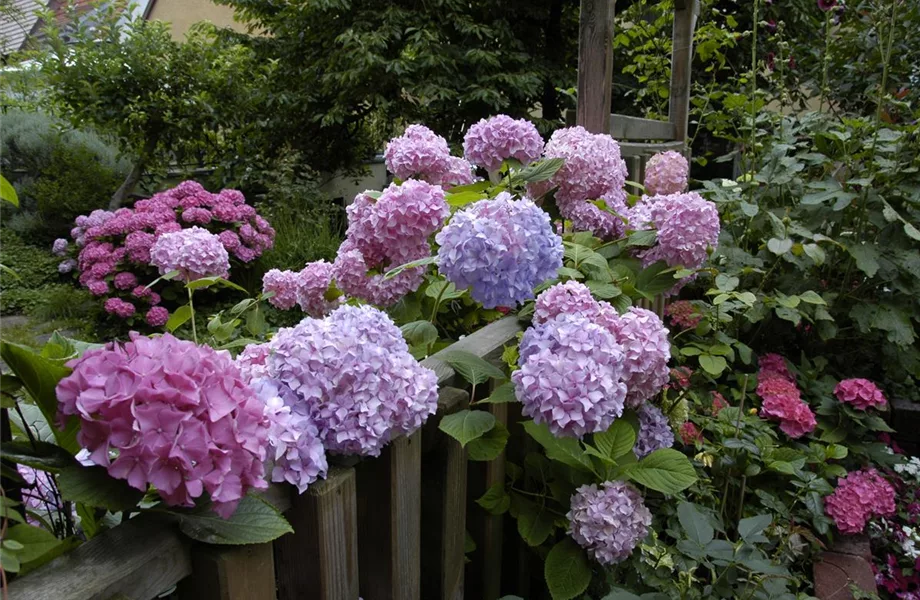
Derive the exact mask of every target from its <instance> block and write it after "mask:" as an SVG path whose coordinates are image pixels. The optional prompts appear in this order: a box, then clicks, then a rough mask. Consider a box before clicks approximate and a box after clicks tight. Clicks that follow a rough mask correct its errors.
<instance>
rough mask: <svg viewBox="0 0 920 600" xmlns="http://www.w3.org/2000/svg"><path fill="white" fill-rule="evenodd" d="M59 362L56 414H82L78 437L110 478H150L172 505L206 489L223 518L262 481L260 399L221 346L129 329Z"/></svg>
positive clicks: (140, 481) (144, 482)
mask: <svg viewBox="0 0 920 600" xmlns="http://www.w3.org/2000/svg"><path fill="white" fill-rule="evenodd" d="M67 366H69V367H71V368H72V369H73V373H71V374H70V375H68V376H67V377H65V378H64V379H62V380H61V381H60V383H58V386H57V389H56V392H57V397H58V402H59V404H58V407H59V419H60V420H62V421H63V420H66V419H67V418H68V417H70V416H72V415H74V416H77V417H78V418H79V419H80V433H79V434H78V435H77V441H78V442H79V443H80V445H81V446H82V447H83V448H85V449H86V450H88V451H89V458H90V460H92V462H94V463H95V464H97V465H100V466H103V467H105V468H106V469H107V470H108V473H109V475H111V476H112V477H114V478H116V479H124V480H126V481H127V482H128V484H129V485H131V486H132V487H134V488H136V489H138V490H141V491H146V490H147V488H148V486H150V485H152V486H154V487H155V488H156V489H157V492H158V493H159V495H160V497H161V498H163V500H164V501H165V502H166V504H168V505H170V506H194V499H195V498H198V497H200V496H201V495H202V494H203V493H204V492H207V493H208V495H209V496H210V498H211V501H212V503H213V506H214V509H215V511H216V512H217V513H218V514H219V515H220V516H222V517H224V518H228V517H229V516H230V515H231V514H232V513H233V511H234V510H235V509H236V505H237V503H238V502H239V500H240V498H242V497H243V495H245V494H246V492H247V490H248V489H249V488H265V487H267V483H266V482H265V481H264V480H263V479H262V476H263V467H262V462H263V460H264V459H265V446H266V440H267V436H268V421H267V420H266V419H265V417H264V415H263V410H264V405H263V403H262V402H260V401H259V399H258V398H257V397H256V396H255V394H254V393H253V391H252V389H251V388H250V387H249V386H248V385H246V384H245V383H244V381H243V380H242V378H241V376H240V371H239V369H238V368H237V367H236V365H235V364H234V363H233V360H232V359H231V358H230V355H229V353H227V352H226V351H223V352H218V351H216V350H214V349H212V348H209V347H208V346H198V345H196V344H194V343H192V342H188V341H182V340H178V339H176V338H175V337H173V336H172V335H170V334H164V335H162V336H158V337H152V338H148V337H144V336H140V335H138V334H137V333H133V332H132V333H131V340H130V341H129V342H128V343H126V344H124V345H119V344H116V343H112V344H108V345H107V346H105V347H104V348H99V349H95V350H89V351H88V352H86V353H85V354H84V355H83V356H82V357H81V358H79V359H76V360H72V361H70V362H68V363H67ZM164 381H166V382H169V384H168V385H163V382H164Z"/></svg>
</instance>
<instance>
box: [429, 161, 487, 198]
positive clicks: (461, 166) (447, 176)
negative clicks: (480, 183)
mask: <svg viewBox="0 0 920 600" xmlns="http://www.w3.org/2000/svg"><path fill="white" fill-rule="evenodd" d="M428 181H429V182H430V183H433V184H434V185H440V186H441V187H443V188H444V189H445V190H446V189H450V188H452V187H453V186H455V185H469V184H471V183H474V182H475V181H476V176H475V175H474V174H473V165H471V164H470V163H469V161H467V160H466V159H465V158H461V157H459V156H451V157H450V158H449V159H448V160H447V170H446V171H444V172H443V173H441V174H440V175H438V176H434V177H430V178H428Z"/></svg>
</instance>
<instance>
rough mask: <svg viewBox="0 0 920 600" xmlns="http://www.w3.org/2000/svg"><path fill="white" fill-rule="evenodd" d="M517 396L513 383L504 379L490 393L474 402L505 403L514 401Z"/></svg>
mask: <svg viewBox="0 0 920 600" xmlns="http://www.w3.org/2000/svg"><path fill="white" fill-rule="evenodd" d="M516 401H517V397H516V396H515V394H514V384H513V383H511V382H510V381H506V382H505V383H503V384H501V385H500V386H498V387H496V388H495V389H494V390H492V395H490V396H489V397H488V398H486V399H484V400H479V401H477V402H476V404H507V403H509V402H516Z"/></svg>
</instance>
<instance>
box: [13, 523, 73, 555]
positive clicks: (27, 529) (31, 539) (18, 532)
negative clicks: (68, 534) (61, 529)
mask: <svg viewBox="0 0 920 600" xmlns="http://www.w3.org/2000/svg"><path fill="white" fill-rule="evenodd" d="M5 539H7V540H13V541H16V542H18V543H20V544H22V546H23V547H22V549H21V550H19V551H17V552H16V557H17V558H18V559H19V562H21V563H22V564H25V563H28V562H32V561H33V560H36V559H39V558H41V557H42V555H44V554H46V553H48V552H51V551H52V550H54V549H55V548H56V547H57V546H60V545H61V540H59V539H57V538H56V537H55V536H54V534H53V533H51V532H50V531H47V530H45V529H42V528H40V527H33V526H32V525H26V524H20V525H14V526H13V527H10V528H9V529H8V530H7V531H6V538H5Z"/></svg>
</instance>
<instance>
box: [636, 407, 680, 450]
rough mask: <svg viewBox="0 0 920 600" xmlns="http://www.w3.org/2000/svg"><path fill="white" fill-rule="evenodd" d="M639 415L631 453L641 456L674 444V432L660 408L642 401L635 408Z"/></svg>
mask: <svg viewBox="0 0 920 600" xmlns="http://www.w3.org/2000/svg"><path fill="white" fill-rule="evenodd" d="M636 413H638V415H639V434H638V435H637V436H636V445H635V446H634V447H633V453H634V454H635V455H636V458H642V457H644V456H647V455H649V454H651V453H652V452H654V451H655V450H660V449H661V448H670V447H671V446H673V445H674V432H673V431H672V430H671V425H670V423H669V422H668V417H666V416H665V414H664V413H663V412H661V409H660V408H658V407H657V406H655V405H654V404H651V403H649V402H643V403H642V404H641V405H639V407H638V408H637V409H636Z"/></svg>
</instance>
